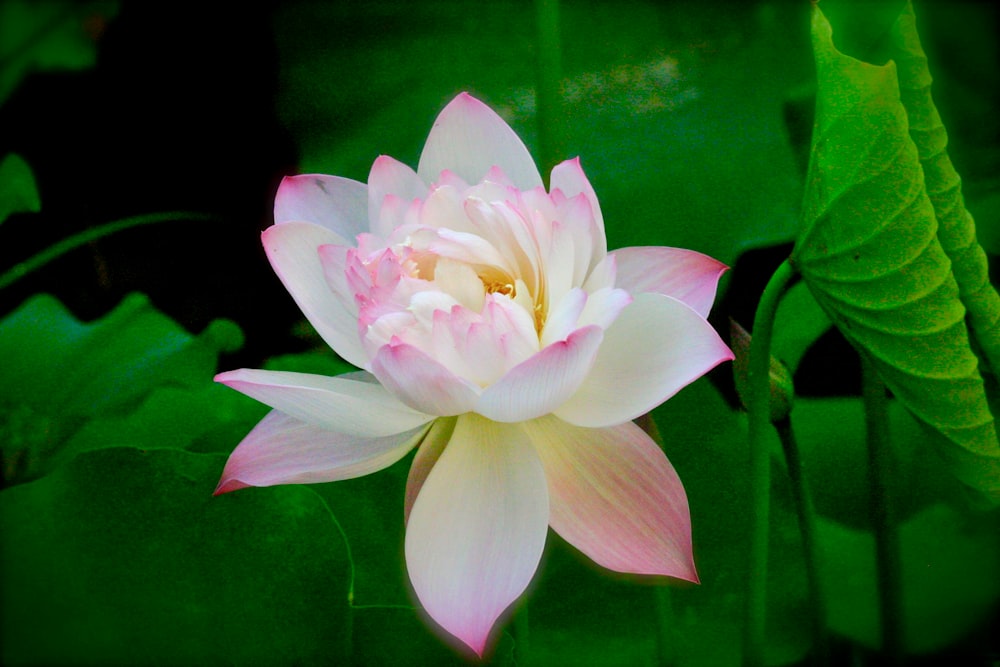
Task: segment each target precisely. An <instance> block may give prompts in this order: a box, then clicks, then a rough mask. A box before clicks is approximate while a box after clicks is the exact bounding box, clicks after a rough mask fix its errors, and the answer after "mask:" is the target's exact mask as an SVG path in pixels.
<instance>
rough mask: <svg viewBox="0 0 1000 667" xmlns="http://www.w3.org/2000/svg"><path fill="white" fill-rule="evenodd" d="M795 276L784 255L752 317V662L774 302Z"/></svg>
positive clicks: (758, 626) (748, 623)
mask: <svg viewBox="0 0 1000 667" xmlns="http://www.w3.org/2000/svg"><path fill="white" fill-rule="evenodd" d="M794 277H795V269H794V267H793V266H792V264H791V263H790V262H789V261H788V260H785V261H784V262H782V263H781V266H779V267H778V270H777V271H775V272H774V275H773V276H771V280H770V281H768V283H767V287H765V288H764V293H763V294H761V297H760V304H758V306H757V313H756V315H755V316H754V320H753V332H752V334H753V338H752V339H751V341H750V363H749V373H748V376H749V377H748V384H749V391H748V392H747V412H748V413H749V415H748V416H749V426H750V554H749V559H748V560H749V566H750V571H749V573H748V575H747V579H746V582H747V583H746V598H745V600H744V602H745V604H746V619H745V624H744V626H743V662H744V664H745V665H748V666H750V667H759V666H761V665H763V664H764V638H765V626H766V622H767V559H768V554H767V547H768V538H769V530H768V528H769V522H768V519H769V514H770V504H771V452H770V448H769V446H768V444H769V440H768V434H769V433H768V428H769V426H770V422H771V382H770V380H771V376H770V367H771V333H772V331H773V329H774V316H775V313H776V312H777V310H778V301H779V300H780V299H781V295H782V294H783V293H784V291H785V289H786V288H787V287H788V286H789V284H790V282H791V281H792V279H793V278H794Z"/></svg>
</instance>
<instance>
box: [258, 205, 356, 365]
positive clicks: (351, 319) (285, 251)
mask: <svg viewBox="0 0 1000 667" xmlns="http://www.w3.org/2000/svg"><path fill="white" fill-rule="evenodd" d="M261 240H262V241H263V243H264V250H265V252H267V258H268V259H269V260H270V261H271V266H272V267H274V272H275V273H277V274H278V277H279V278H280V279H281V282H282V284H284V286H285V289H287V290H288V293H289V294H291V295H292V298H293V299H295V303H297V304H298V306H299V308H300V309H301V310H302V313H303V314H304V315H305V316H306V319H308V320H309V322H310V323H312V325H313V327H315V328H316V331H317V332H318V333H319V335H320V336H322V337H323V340H325V341H326V343H327V345H329V346H330V347H332V348H333V350H334V351H335V352H336V353H337V354H339V355H340V356H341V357H343V358H344V359H346V360H347V361H348V362H350V363H352V364H354V365H355V366H358V367H361V368H365V367H366V366H367V365H368V355H366V354H365V352H364V349H363V348H362V346H361V340H360V337H359V336H358V319H357V313H355V312H352V311H351V310H349V309H348V308H347V307H346V306H345V305H344V304H343V303H342V302H341V300H340V299H338V298H337V297H336V296H335V295H334V293H333V292H331V291H330V288H329V287H328V286H327V283H326V278H325V277H324V275H323V264H322V262H321V261H320V256H319V247H320V246H322V245H326V244H334V245H344V241H343V239H341V238H340V237H339V236H338V235H337V234H335V233H334V232H332V231H330V230H329V229H327V228H326V227H321V226H320V225H317V224H312V223H308V222H286V223H284V224H280V225H273V226H271V227H268V228H267V229H266V230H264V233H263V235H262V236H261Z"/></svg>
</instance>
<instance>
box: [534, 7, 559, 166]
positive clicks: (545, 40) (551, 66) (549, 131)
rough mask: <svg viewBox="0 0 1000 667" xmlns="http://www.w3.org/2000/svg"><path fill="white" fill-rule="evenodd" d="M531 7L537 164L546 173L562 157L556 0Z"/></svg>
mask: <svg viewBox="0 0 1000 667" xmlns="http://www.w3.org/2000/svg"><path fill="white" fill-rule="evenodd" d="M535 9H536V20H537V24H538V87H537V91H536V95H535V100H536V109H537V118H538V153H539V166H540V167H541V168H542V173H543V174H548V173H549V171H550V170H551V169H552V167H554V166H555V165H556V162H557V161H558V160H560V159H561V158H562V157H563V146H562V126H561V123H562V119H563V111H562V96H561V95H560V91H559V87H560V83H559V82H560V80H561V79H562V46H561V40H560V36H559V0H536V1H535Z"/></svg>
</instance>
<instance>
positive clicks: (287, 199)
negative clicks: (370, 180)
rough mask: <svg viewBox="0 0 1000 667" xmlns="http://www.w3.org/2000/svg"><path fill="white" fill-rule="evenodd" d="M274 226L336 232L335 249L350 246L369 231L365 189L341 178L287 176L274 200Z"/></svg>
mask: <svg viewBox="0 0 1000 667" xmlns="http://www.w3.org/2000/svg"><path fill="white" fill-rule="evenodd" d="M274 222H275V223H277V224H281V223H284V222H312V223H314V224H317V225H322V226H323V227H326V228H327V229H329V230H331V231H333V232H336V234H337V235H338V236H339V237H340V238H339V240H337V241H329V243H337V244H338V245H350V242H351V241H353V240H354V237H355V236H357V235H358V234H360V233H362V232H367V231H368V188H367V186H365V184H364V183H359V182H357V181H352V180H351V179H349V178H342V177H340V176H326V175H325V174H303V175H301V176H286V177H285V178H284V179H282V181H281V185H279V186H278V192H277V194H275V196H274Z"/></svg>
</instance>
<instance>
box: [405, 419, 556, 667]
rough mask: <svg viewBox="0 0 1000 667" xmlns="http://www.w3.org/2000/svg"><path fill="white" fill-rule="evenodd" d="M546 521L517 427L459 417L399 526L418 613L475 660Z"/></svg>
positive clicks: (527, 571) (534, 459)
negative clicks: (419, 606)
mask: <svg viewBox="0 0 1000 667" xmlns="http://www.w3.org/2000/svg"><path fill="white" fill-rule="evenodd" d="M548 520H549V502H548V491H547V489H546V482H545V475H544V473H543V471H542V466H541V463H540V462H539V460H538V455H537V454H536V453H535V449H534V447H533V446H532V445H531V442H530V441H529V440H528V438H527V436H526V434H525V432H524V430H523V429H522V428H521V426H519V425H504V424H498V423H496V422H491V421H489V420H487V419H483V418H482V417H479V416H477V415H463V416H461V417H459V419H458V421H457V423H456V424H455V431H454V433H453V434H452V437H451V440H450V441H449V443H448V445H447V446H446V447H445V450H444V453H443V454H441V458H440V459H438V461H437V463H436V464H435V465H434V468H433V469H432V470H431V472H430V475H428V477H427V480H426V482H425V483H424V485H423V487H422V488H421V489H420V494H419V495H418V496H417V500H416V502H415V503H414V504H413V510H412V511H411V512H410V521H409V523H408V524H407V526H406V548H405V550H406V565H407V569H408V570H409V574H410V581H411V582H412V583H413V589H414V591H415V592H416V594H417V597H418V598H419V599H420V602H421V604H423V606H424V609H425V610H426V611H427V613H428V614H429V615H430V616H431V618H433V619H434V620H435V621H437V622H438V623H439V624H440V625H441V627H443V628H444V629H445V630H447V631H448V632H450V633H451V634H453V635H455V636H456V637H458V638H459V639H461V640H462V641H463V642H465V643H466V644H467V645H468V646H469V647H470V648H472V650H473V651H475V652H476V653H477V654H479V655H480V656H482V655H483V652H484V650H485V648H486V643H487V639H488V638H489V634H490V630H491V629H492V628H493V624H494V623H495V622H496V620H497V618H498V617H499V616H500V614H501V613H503V611H504V610H505V609H506V608H507V607H508V606H509V605H510V604H511V603H512V602H514V600H516V599H517V598H518V597H519V596H520V595H521V594H522V593H523V592H524V590H525V588H527V586H528V583H529V582H530V581H531V578H532V576H533V575H534V573H535V570H536V568H537V567H538V562H539V560H540V559H541V555H542V549H543V547H544V545H545V537H546V533H547V532H548V531H547V525H548Z"/></svg>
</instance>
